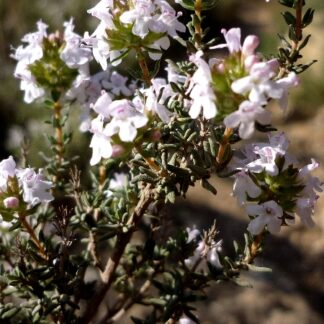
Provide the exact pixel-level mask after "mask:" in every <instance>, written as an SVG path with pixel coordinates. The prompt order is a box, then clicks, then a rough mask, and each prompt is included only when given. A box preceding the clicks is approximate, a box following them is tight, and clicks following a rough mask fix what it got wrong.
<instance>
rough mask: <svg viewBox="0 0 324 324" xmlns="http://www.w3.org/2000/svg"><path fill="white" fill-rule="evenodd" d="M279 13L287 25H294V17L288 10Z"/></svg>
mask: <svg viewBox="0 0 324 324" xmlns="http://www.w3.org/2000/svg"><path fill="white" fill-rule="evenodd" d="M281 14H282V16H283V17H284V19H285V21H286V23H287V25H289V26H295V25H296V18H295V16H294V15H293V14H291V13H290V12H289V11H285V12H282V13H281Z"/></svg>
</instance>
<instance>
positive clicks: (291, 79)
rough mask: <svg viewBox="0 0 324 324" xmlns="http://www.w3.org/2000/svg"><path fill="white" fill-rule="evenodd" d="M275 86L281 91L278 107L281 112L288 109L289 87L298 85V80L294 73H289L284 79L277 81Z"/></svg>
mask: <svg viewBox="0 0 324 324" xmlns="http://www.w3.org/2000/svg"><path fill="white" fill-rule="evenodd" d="M277 84H278V85H279V86H280V87H281V88H282V89H283V93H282V96H281V98H279V106H280V108H281V109H282V110H285V109H287V107H288V94H289V89H290V88H291V87H297V86H298V85H299V78H298V76H297V75H296V73H294V72H290V73H289V74H288V75H287V76H286V77H285V78H282V79H280V80H278V81H277Z"/></svg>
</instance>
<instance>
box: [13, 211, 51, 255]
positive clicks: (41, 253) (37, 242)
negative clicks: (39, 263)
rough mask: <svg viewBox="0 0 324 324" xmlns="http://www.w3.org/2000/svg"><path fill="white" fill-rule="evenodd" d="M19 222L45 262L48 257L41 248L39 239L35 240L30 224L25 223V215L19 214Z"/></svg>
mask: <svg viewBox="0 0 324 324" xmlns="http://www.w3.org/2000/svg"><path fill="white" fill-rule="evenodd" d="M19 220H20V222H21V224H22V225H23V226H24V228H25V229H26V231H27V232H28V234H29V235H30V237H31V239H32V241H33V242H34V243H35V245H36V246H37V248H38V251H39V253H40V255H41V256H42V257H43V258H44V259H45V260H47V259H48V257H47V255H46V252H45V249H44V248H43V246H42V244H41V242H40V241H39V239H38V238H37V236H36V234H35V232H34V229H33V228H32V227H31V226H30V224H29V223H28V222H27V220H26V215H25V214H24V213H19Z"/></svg>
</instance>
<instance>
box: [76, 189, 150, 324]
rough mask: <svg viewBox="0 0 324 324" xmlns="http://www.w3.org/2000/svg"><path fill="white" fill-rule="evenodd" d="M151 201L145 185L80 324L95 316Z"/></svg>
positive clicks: (119, 235) (118, 235)
mask: <svg viewBox="0 0 324 324" xmlns="http://www.w3.org/2000/svg"><path fill="white" fill-rule="evenodd" d="M152 201H153V196H152V192H151V186H150V185H147V186H146V188H145V189H144V190H143V191H142V195H141V198H140V200H139V201H138V203H137V206H136V207H135V209H134V212H133V213H132V215H131V217H130V219H129V220H128V222H127V225H129V226H130V228H129V230H128V231H127V232H120V233H119V234H117V239H116V245H115V249H114V251H113V254H112V256H111V257H110V258H109V259H108V261H107V264H106V266H105V270H104V272H103V273H102V274H101V279H102V287H100V288H99V291H98V292H97V294H96V295H95V296H94V297H93V298H92V299H91V303H90V304H89V305H88V307H87V308H86V310H85V312H84V315H83V316H82V318H81V321H80V323H82V324H85V323H89V322H90V321H91V320H92V318H93V317H94V316H95V315H96V312H97V310H98V308H99V306H100V305H101V303H102V301H103V299H104V297H105V296H106V293H107V292H108V290H109V288H110V287H111V285H112V283H113V281H114V275H115V272H116V269H117V267H118V265H119V262H120V260H121V258H122V256H123V254H124V251H125V248H126V246H127V244H128V243H129V241H130V239H131V237H132V235H133V233H134V232H135V230H136V228H137V225H138V223H139V222H140V220H141V219H142V217H143V215H144V213H145V211H146V210H147V208H148V206H149V205H150V204H151V202H152Z"/></svg>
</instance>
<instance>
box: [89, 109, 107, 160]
mask: <svg viewBox="0 0 324 324" xmlns="http://www.w3.org/2000/svg"><path fill="white" fill-rule="evenodd" d="M90 131H91V132H92V133H93V136H92V139H91V142H90V147H91V148H92V157H91V160H90V164H91V165H95V164H98V163H99V162H100V160H101V159H102V158H104V159H108V158H110V157H111V156H112V153H113V149H112V146H111V143H110V137H109V136H108V135H107V134H106V133H105V132H104V131H103V116H101V115H99V116H98V117H97V118H96V119H94V120H93V121H92V122H91V128H90Z"/></svg>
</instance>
